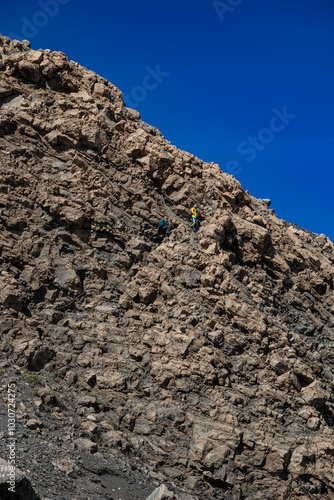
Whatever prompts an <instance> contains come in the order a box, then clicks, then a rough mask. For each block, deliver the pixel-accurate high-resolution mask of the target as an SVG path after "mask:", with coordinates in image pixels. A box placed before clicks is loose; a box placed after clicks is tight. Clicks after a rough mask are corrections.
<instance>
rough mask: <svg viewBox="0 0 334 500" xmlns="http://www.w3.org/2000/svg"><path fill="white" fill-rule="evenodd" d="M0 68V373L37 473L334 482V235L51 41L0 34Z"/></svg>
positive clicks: (194, 491) (180, 494)
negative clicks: (285, 209)
mask: <svg viewBox="0 0 334 500" xmlns="http://www.w3.org/2000/svg"><path fill="white" fill-rule="evenodd" d="M0 71H1V81H0V155H1V156H0V226H1V233H0V252H1V253H0V269H1V275H0V285H1V286H0V310H1V318H0V331H1V340H0V350H1V359H2V361H1V369H2V371H1V373H2V375H1V382H2V386H3V389H6V387H7V383H8V381H14V382H15V384H16V385H17V387H18V388H19V391H18V392H19V394H18V395H17V403H18V405H17V419H18V432H19V441H20V442H24V443H25V446H23V449H22V450H21V452H20V457H19V460H18V466H19V467H21V468H23V469H24V470H25V469H27V470H29V478H30V480H31V483H32V485H33V486H34V487H35V489H36V491H37V492H38V493H39V494H40V495H41V497H42V496H44V497H51V498H64V499H67V498H74V497H75V495H76V497H75V498H80V499H81V498H88V496H89V494H90V496H91V497H93V498H95V499H98V498H124V499H125V498H130V497H131V498H146V496H147V495H148V494H149V493H150V492H151V491H153V489H154V488H155V487H156V486H158V485H159V484H160V483H162V482H164V483H165V484H167V485H168V487H169V488H170V490H173V491H174V494H175V497H176V498H194V499H196V498H208V499H211V498H212V499H214V498H217V499H218V498H226V499H228V498H231V499H232V498H233V499H237V498H240V499H241V498H245V499H246V498H247V499H255V498H263V499H266V498H267V499H270V498H275V499H276V498H282V499H283V498H289V499H290V498H291V499H293V498H305V499H306V498H322V499H329V498H334V479H333V468H334V441H333V438H334V432H333V424H334V413H333V412H334V404H333V403H334V400H333V387H334V383H333V376H334V361H333V354H332V353H333V351H332V349H333V345H334V330H333V326H334V306H333V287H334V248H333V244H332V243H331V242H330V241H329V240H328V238H326V237H325V236H324V235H320V236H318V235H315V234H312V233H309V232H307V231H305V230H303V229H301V228H298V227H296V226H293V225H292V224H289V223H286V222H284V221H282V220H279V219H278V218H277V217H276V215H275V213H274V212H273V211H272V210H269V208H268V203H267V202H266V201H265V200H257V199H255V198H254V197H252V196H251V195H250V194H249V193H248V192H245V191H244V190H243V189H242V187H241V186H240V183H239V182H238V181H237V180H236V179H234V178H233V177H232V176H230V175H228V174H226V173H224V172H222V171H221V170H220V169H219V167H218V165H215V164H214V163H204V162H202V161H201V160H199V159H197V158H195V157H194V156H193V155H191V154H189V153H186V152H184V151H180V150H178V149H177V148H176V147H174V146H173V145H171V144H170V143H169V142H168V141H166V140H165V139H164V137H163V136H162V135H161V134H160V132H159V131H158V130H157V129H156V128H154V127H151V126H150V125H147V124H145V123H144V122H142V121H141V120H140V116H139V114H138V112H137V111H135V110H131V109H128V108H126V107H125V105H124V103H123V100H122V94H121V92H120V91H119V90H118V89H117V88H115V87H114V86H113V85H112V84H110V83H109V82H107V81H106V80H104V79H103V78H101V77H99V76H97V75H96V74H94V73H92V72H90V71H88V70H86V69H85V68H82V67H80V66H79V65H78V64H77V63H74V62H72V61H68V59H67V58H66V56H65V55H64V54H62V53H59V52H53V53H52V52H50V51H48V50H45V51H42V50H38V51H33V50H30V47H29V44H28V43H20V42H17V41H14V42H12V41H10V40H9V39H8V38H6V37H1V38H0ZM193 203H198V205H199V207H200V214H201V219H202V221H201V228H200V230H199V232H198V233H197V234H194V233H192V232H191V230H190V228H189V226H188V224H187V221H186V219H185V218H184V214H186V213H187V211H188V209H189V206H190V205H191V204H193ZM164 216H169V217H172V219H173V230H172V233H171V236H170V237H169V238H168V239H165V240H161V239H160V238H159V237H158V236H157V234H156V228H157V222H158V220H159V219H160V218H162V217H164ZM1 397H2V401H1V404H2V405H5V403H6V397H7V394H6V392H5V391H2V395H1ZM4 408H5V406H2V418H1V420H0V421H1V425H2V429H3V435H4V436H5V428H4V425H5V423H4V422H5V409H4ZM1 454H2V458H6V456H4V455H5V449H3V450H2V452H1ZM110 464H113V467H114V468H113V470H111V469H110V468H111V465H110ZM110 474H114V476H113V477H114V478H116V479H117V478H118V480H119V481H121V480H122V486H121V488H122V490H119V492H118V493H117V495H118V496H117V495H116V493H113V491H115V488H114V487H113V486H115V484H116V483H115V482H114V483H112V484H111V483H108V480H107V478H108V477H110ZM122 474H123V475H122ZM64 478H65V479H64ZM46 481H47V485H46ZM134 482H135V483H136V485H137V486H136V487H134V486H131V484H132V485H133V483H134ZM145 488H146V489H145ZM87 492H89V494H88V493H87ZM122 492H123V493H122ZM134 492H135V493H134ZM113 495H116V496H113ZM120 495H124V496H122V497H121V496H120ZM127 495H129V496H127ZM131 495H132V496H131ZM135 495H137V496H135Z"/></svg>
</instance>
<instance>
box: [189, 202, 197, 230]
mask: <svg viewBox="0 0 334 500" xmlns="http://www.w3.org/2000/svg"><path fill="white" fill-rule="evenodd" d="M190 215H191V224H190V227H192V228H193V230H194V231H197V229H198V219H197V205H194V206H193V207H192V209H191V210H190Z"/></svg>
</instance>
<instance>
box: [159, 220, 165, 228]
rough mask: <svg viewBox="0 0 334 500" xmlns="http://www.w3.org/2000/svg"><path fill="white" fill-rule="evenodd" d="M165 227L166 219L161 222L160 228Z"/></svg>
mask: <svg viewBox="0 0 334 500" xmlns="http://www.w3.org/2000/svg"><path fill="white" fill-rule="evenodd" d="M164 226H165V221H164V219H161V221H160V222H159V227H164Z"/></svg>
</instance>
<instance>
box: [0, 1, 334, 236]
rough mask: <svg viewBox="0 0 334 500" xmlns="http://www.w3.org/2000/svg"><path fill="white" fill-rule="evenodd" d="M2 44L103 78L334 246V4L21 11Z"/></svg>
mask: <svg viewBox="0 0 334 500" xmlns="http://www.w3.org/2000/svg"><path fill="white" fill-rule="evenodd" d="M0 33H2V34H3V35H7V36H9V35H11V36H12V37H17V38H19V39H24V38H28V39H30V41H31V44H32V48H34V49H38V48H43V49H46V48H49V49H51V50H59V51H62V52H65V53H66V55H67V56H68V57H69V58H70V59H72V60H75V61H77V62H79V63H80V64H81V65H83V66H85V67H87V68H89V69H91V70H93V71H95V72H96V73H98V74H100V75H102V76H104V77H105V78H107V79H108V80H110V81H111V82H112V83H113V84H114V85H116V86H117V87H119V88H120V89H121V90H122V92H123V93H124V100H125V103H126V104H127V105H128V106H130V107H136V109H138V111H140V113H141V116H142V119H143V120H144V121H146V122H148V123H150V124H151V125H154V126H157V127H158V128H159V129H160V130H161V132H162V133H163V135H164V136H165V137H166V139H168V140H170V141H171V142H172V143H173V144H175V145H176V146H177V147H179V148H181V149H184V150H186V151H189V152H191V153H193V154H194V155H196V156H198V157H200V158H201V159H203V160H205V161H214V162H216V163H218V164H219V165H220V166H221V168H222V169H223V170H227V171H229V172H230V173H232V174H234V175H235V176H236V178H237V179H238V180H239V181H240V182H241V184H242V186H243V187H244V189H248V190H249V192H250V193H251V194H252V195H254V196H256V197H259V198H270V199H271V200H272V208H274V210H275V212H276V213H277V215H278V216H279V217H280V218H282V219H285V220H289V221H291V222H294V223H296V224H298V225H300V226H302V227H304V228H306V229H309V230H311V231H314V232H316V233H325V234H326V235H327V236H329V237H330V238H331V239H332V240H333V239H334V228H333V212H334V211H333V208H332V207H333V184H334V169H333V167H334V147H333V139H334V134H333V132H334V99H333V91H334V58H333V54H334V4H333V2H331V1H329V0H215V2H214V1H213V0H212V1H207V0H197V1H196V2H194V1H190V0H184V1H183V2H180V0H178V1H175V0H170V1H169V2H167V3H166V2H158V1H156V0H155V1H153V0H148V1H143V2H139V1H137V0H136V1H133V0H128V1H127V2H116V1H111V0H109V1H108V0H104V1H102V0H95V1H94V2H92V1H87V0H38V1H35V0H30V1H29V2H27V1H26V0H17V1H16V2H4V4H3V5H2V6H1V20H0ZM282 115H283V117H282Z"/></svg>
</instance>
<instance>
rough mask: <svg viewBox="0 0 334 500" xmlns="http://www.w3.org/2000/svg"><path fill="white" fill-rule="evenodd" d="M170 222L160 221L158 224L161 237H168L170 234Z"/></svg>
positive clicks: (167, 220)
mask: <svg viewBox="0 0 334 500" xmlns="http://www.w3.org/2000/svg"><path fill="white" fill-rule="evenodd" d="M170 227H171V221H170V219H168V218H167V219H161V221H160V222H159V234H161V235H162V236H163V237H168V236H169V233H170Z"/></svg>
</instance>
